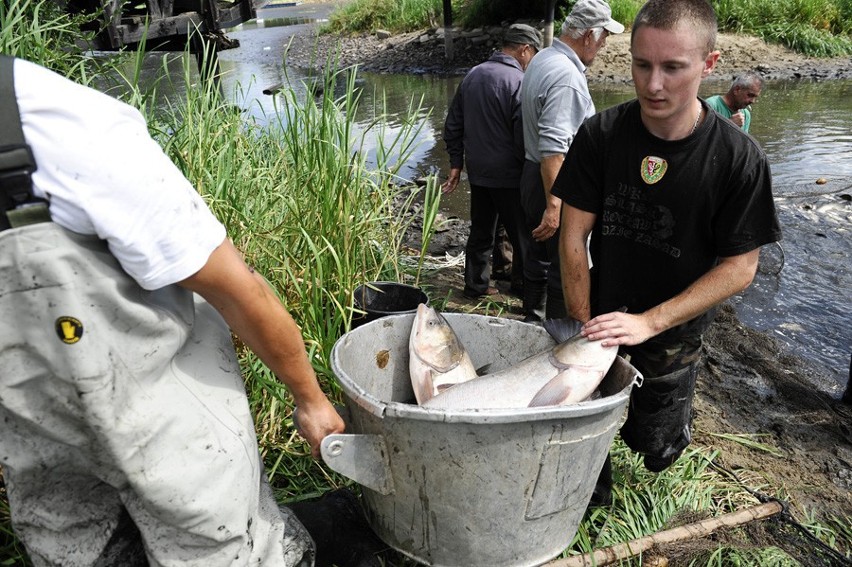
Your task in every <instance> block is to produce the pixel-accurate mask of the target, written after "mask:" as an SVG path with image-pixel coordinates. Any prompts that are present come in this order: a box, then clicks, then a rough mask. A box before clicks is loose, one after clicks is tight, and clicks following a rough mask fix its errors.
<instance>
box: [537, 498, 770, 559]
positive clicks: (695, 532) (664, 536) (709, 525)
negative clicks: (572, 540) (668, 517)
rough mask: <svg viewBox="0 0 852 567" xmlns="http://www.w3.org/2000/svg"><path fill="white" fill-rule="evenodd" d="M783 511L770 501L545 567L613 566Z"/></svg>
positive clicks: (575, 556)
mask: <svg viewBox="0 0 852 567" xmlns="http://www.w3.org/2000/svg"><path fill="white" fill-rule="evenodd" d="M782 510H783V508H782V506H781V504H780V503H779V502H775V501H773V502H767V503H765V504H760V505H758V506H754V507H752V508H746V509H745V510H738V511H737V512H730V513H728V514H723V515H721V516H719V517H716V518H708V519H707V520H702V521H700V522H696V523H694V524H687V525H685V526H680V527H677V528H672V529H670V530H665V531H662V532H658V533H655V534H652V535H649V536H645V537H640V538H638V539H634V540H633V541H629V542H627V543H619V544H617V545H613V546H611V547H606V548H604V549H596V550H595V551H594V552H592V553H586V554H585V555H574V556H572V557H566V558H565V559H557V560H555V561H551V562H550V563H547V564H545V566H544V567H591V566H599V565H610V564H612V563H615V562H616V561H621V560H623V559H627V558H629V557H633V556H634V555H639V554H640V553H642V552H643V551H647V550H649V549H651V548H652V547H653V546H655V545H660V544H664V543H673V542H676V541H683V540H687V539H694V538H699V537H704V536H706V535H709V534H711V533H713V532H714V531H716V530H718V529H719V528H727V527H732V526H739V525H741V524H746V523H748V522H751V521H753V520H761V519H763V518H768V517H770V516H774V515H775V514H778V513H779V512H781V511H782Z"/></svg>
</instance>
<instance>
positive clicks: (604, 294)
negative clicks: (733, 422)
mask: <svg viewBox="0 0 852 567" xmlns="http://www.w3.org/2000/svg"><path fill="white" fill-rule="evenodd" d="M715 40H716V15H715V12H714V11H713V8H712V6H711V5H710V4H709V3H708V2H707V1H706V0H649V1H648V2H647V3H646V4H645V5H644V6H643V7H642V9H641V10H640V11H639V13H638V14H637V16H636V20H635V22H634V24H633V30H632V37H631V53H632V57H633V63H632V74H633V80H634V83H635V88H636V96H637V98H636V99H634V100H632V101H629V102H626V103H624V104H621V105H618V106H616V107H614V108H610V109H608V110H606V111H604V112H601V113H599V114H597V115H595V116H594V117H592V118H590V119H588V120H587V121H586V122H585V123H584V124H583V126H582V127H581V128H580V130H579V131H578V133H577V136H576V138H575V139H574V142H573V143H572V145H571V148H570V150H569V152H568V154H567V157H566V161H565V163H564V165H563V167H562V170H561V172H560V174H559V176H558V177H557V179H556V182H555V184H554V187H553V190H552V193H553V194H554V195H556V196H558V197H560V198H561V199H562V200H563V202H564V206H563V209H562V233H561V239H560V247H561V252H560V254H561V264H562V268H561V269H562V285H563V288H564V294H565V302H566V307H567V310H568V313H569V315H571V316H572V317H574V318H577V319H579V320H581V321H584V322H585V325H584V327H583V331H582V332H583V334H584V335H586V336H587V337H589V339H591V340H602V341H603V344H604V345H620V346H622V347H623V351H624V352H625V353H627V354H629V355H630V356H631V362H632V364H633V365H634V366H636V368H637V369H639V370H640V371H641V372H642V373H643V375H644V377H645V383H644V384H643V386H642V387H641V388H636V389H634V390H633V394H632V395H631V401H630V410H629V415H628V419H627V421H626V423H625V424H624V426H623V427H622V430H621V435H622V438H623V439H624V440H625V442H626V443H627V444H628V445H629V446H630V447H631V448H632V449H633V450H635V451H639V452H642V453H644V454H645V466H646V467H647V468H648V469H649V470H652V471H655V472H658V471H661V470H663V469H665V468H667V467H668V466H669V465H671V464H672V463H673V462H674V461H675V460H676V459H677V458H678V457H679V456H680V454H681V453H682V452H683V449H684V448H685V447H686V446H687V445H688V444H689V442H690V432H689V425H690V419H691V410H692V397H693V393H694V388H695V377H696V367H697V364H696V363H697V360H698V357H699V355H700V350H701V336H702V333H703V332H704V330H705V329H706V328H707V326H708V325H709V323H710V322H711V321H712V318H713V312H714V308H715V307H716V306H717V305H718V304H720V303H722V302H723V301H725V300H726V299H728V298H729V297H731V296H732V295H734V294H736V293H739V292H741V291H742V290H743V289H745V288H746V287H748V285H749V284H750V283H751V281H752V279H753V278H754V275H755V272H756V270H757V261H758V252H759V249H760V247H761V246H762V245H764V244H767V243H770V242H774V241H776V240H779V239H780V237H781V233H780V229H779V226H778V221H777V218H776V215H775V207H774V203H773V199H772V182H771V175H770V170H769V164H768V162H767V160H766V156H765V154H764V152H763V151H762V150H761V148H760V147H759V146H758V145H757V144H756V143H755V141H754V140H753V139H752V138H750V137H749V136H748V135H747V134H744V133H743V132H742V131H741V130H740V129H739V128H737V127H736V126H734V125H733V124H731V123H730V122H729V121H727V120H724V119H722V118H720V117H719V116H718V115H717V114H716V113H715V112H714V111H713V110H711V109H710V108H709V107H708V106H707V105H706V104H705V103H704V102H703V101H702V100H701V99H699V98H698V87H699V85H700V83H701V80H702V79H703V78H704V77H706V76H707V75H709V74H710V73H711V72H712V71H713V68H714V67H715V65H716V61H717V60H718V58H719V52H718V51H715V50H714V45H715ZM590 234H591V242H590V250H589V252H590V256H591V266H590V265H589V262H588V259H587V255H586V242H587V237H588V236H589V235H590ZM590 268H591V269H590ZM621 307H626V308H627V310H626V312H621V311H619V309H620V308H621ZM604 473H607V471H604Z"/></svg>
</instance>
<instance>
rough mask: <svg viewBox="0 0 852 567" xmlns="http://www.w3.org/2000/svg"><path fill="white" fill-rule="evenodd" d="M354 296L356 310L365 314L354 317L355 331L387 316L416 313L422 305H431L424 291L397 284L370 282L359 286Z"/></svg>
mask: <svg viewBox="0 0 852 567" xmlns="http://www.w3.org/2000/svg"><path fill="white" fill-rule="evenodd" d="M353 295H354V300H355V308H356V309H359V310H361V311H364V313H365V314H364V315H361V314H356V315H354V316H353V317H352V328H353V329H354V328H355V327H359V326H361V325H363V324H364V323H369V322H370V321H375V320H376V319H378V318H380V317H385V316H387V315H404V314H406V313H414V312H415V311H417V306H418V305H420V304H421V303H425V304H427V305H428V304H429V298H428V297H427V296H426V294H425V293H424V292H423V290H422V289H420V288H419V287H414V286H412V285H407V284H401V283H397V282H368V283H365V284H364V285H361V286H358V287H357V288H356V289H355V292H354V294H353Z"/></svg>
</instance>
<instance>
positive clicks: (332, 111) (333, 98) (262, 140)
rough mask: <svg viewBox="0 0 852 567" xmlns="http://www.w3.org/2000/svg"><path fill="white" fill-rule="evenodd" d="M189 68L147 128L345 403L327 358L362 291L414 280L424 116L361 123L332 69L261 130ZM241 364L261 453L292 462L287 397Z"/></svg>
mask: <svg viewBox="0 0 852 567" xmlns="http://www.w3.org/2000/svg"><path fill="white" fill-rule="evenodd" d="M184 62H185V63H184V73H183V77H182V81H183V82H184V83H185V84H186V85H187V88H186V89H185V95H184V96H183V98H181V99H180V100H167V101H165V102H164V103H163V104H162V105H161V106H159V107H157V108H155V107H153V106H151V105H148V106H146V107H145V108H146V109H147V111H148V120H149V125H150V127H151V129H152V131H153V133H154V135H155V136H156V137H157V139H158V140H159V141H160V142H161V144H162V146H163V148H164V150H165V151H166V153H167V154H168V155H169V156H170V157H171V158H172V159H173V161H174V162H175V163H176V164H177V165H178V167H179V168H180V169H181V170H182V171H183V173H184V174H185V175H186V176H187V178H188V179H189V180H190V181H191V182H192V183H193V184H194V185H195V187H196V188H197V189H198V191H199V192H200V193H201V195H202V196H204V198H205V199H206V200H207V202H208V203H209V204H210V207H211V209H212V210H213V211H214V213H215V214H216V215H217V217H218V218H219V219H220V220H222V222H223V223H224V224H225V225H226V228H227V230H228V234H229V235H230V237H231V238H232V239H233V240H234V242H235V243H236V245H237V246H238V247H239V248H240V250H242V252H243V253H244V255H245V257H246V260H247V262H248V263H249V264H251V265H252V266H253V267H254V268H255V269H256V270H257V271H258V272H259V273H260V274H262V275H263V276H264V277H266V279H267V281H268V282H269V283H270V285H271V286H272V288H273V289H274V290H275V291H276V293H277V294H278V295H279V297H280V298H281V299H282V301H283V302H284V304H285V305H286V306H287V308H288V310H289V311H290V312H291V313H292V315H293V317H294V318H295V319H296V321H297V323H298V324H299V325H300V326H301V328H302V332H303V336H304V338H305V341H306V344H307V347H308V353H309V356H310V359H311V362H312V363H313V365H314V368H315V369H316V370H317V372H318V374H319V375H320V378H321V383H322V384H323V386H324V388H325V389H326V391H327V392H328V393H330V394H331V395H332V396H335V397H337V395H338V391H337V385H336V382H335V381H334V379H333V374H332V372H331V370H330V368H329V356H330V353H331V348H332V347H333V345H334V343H335V342H336V340H337V339H338V338H339V337H340V335H341V334H342V333H343V332H345V331H346V330H347V329H348V328H349V327H350V325H351V318H352V315H353V312H354V308H353V297H352V294H353V291H354V289H355V288H356V287H358V286H359V285H361V284H363V283H364V282H367V281H374V280H394V281H408V280H412V279H415V278H416V275H415V274H414V273H413V270H411V268H409V267H408V263H405V262H403V261H401V254H402V248H403V247H402V239H403V234H404V232H405V231H406V230H407V228H408V226H409V224H410V222H411V215H410V214H409V213H410V209H411V207H412V206H413V202H414V200H415V196H414V195H416V193H411V192H410V191H409V190H408V189H403V188H402V187H401V185H400V184H399V181H400V180H399V177H398V173H399V168H400V167H402V165H403V164H404V163H405V162H406V161H407V159H408V157H409V156H410V154H411V152H412V151H414V149H415V148H414V146H413V142H412V140H413V139H414V138H416V136H417V133H418V129H419V128H420V127H421V126H420V125H421V124H422V121H420V120H418V119H415V116H419V115H422V109H421V108H420V107H419V105H416V104H415V105H414V106H412V109H411V112H412V117H411V118H410V119H407V120H403V121H402V124H403V126H402V127H401V128H397V129H396V130H395V131H394V132H393V133H390V131H389V130H388V129H387V127H386V126H387V125H386V121H385V118H384V117H385V111H384V109H382V108H379V109H374V112H373V115H374V116H375V118H374V119H373V120H372V121H371V122H370V123H369V124H366V125H362V124H360V123H358V122H357V118H356V117H357V115H358V105H359V103H360V97H359V91H358V89H357V88H356V81H355V79H356V74H355V71H354V70H353V69H346V70H341V71H334V70H332V71H329V72H328V73H327V74H326V76H325V77H324V80H323V86H322V94H321V95H320V96H317V97H313V96H311V95H310V94H308V95H305V94H304V93H303V91H302V90H301V89H296V88H293V87H285V88H284V89H282V90H281V91H280V92H279V95H278V98H277V112H276V113H275V114H274V116H272V117H271V118H272V122H271V124H269V125H263V126H261V125H259V124H258V123H257V122H256V121H254V120H252V119H251V118H249V117H248V116H246V115H245V114H244V113H243V112H242V111H241V110H240V109H239V108H237V107H235V106H234V105H233V103H231V102H230V101H229V99H228V98H227V97H225V96H223V94H222V93H221V90H220V86H219V85H218V84H217V83H215V82H213V81H204V80H202V79H201V78H200V77H201V75H200V74H199V73H197V72H195V71H194V68H193V67H192V65H191V63H190V58H189V57H185V58H184ZM327 68H329V69H333V68H334V66H333V65H329V66H328V67H327ZM164 80H166V81H168V80H169V78H165V79H164ZM128 82H130V81H128ZM131 98H137V99H138V98H140V97H138V96H137V97H131ZM379 100H380V98H379ZM370 148H378V149H376V150H373V151H369V150H370ZM432 184H433V185H434V184H435V182H434V181H433V182H432ZM409 272H411V273H409ZM242 357H243V367H244V368H249V369H251V370H250V371H249V372H247V373H246V383H247V388H248V390H249V393H250V402H251V404H252V409H253V411H254V414H255V417H256V423H257V424H258V433H259V437H260V441H261V447H262V450H263V451H265V452H267V453H268V454H267V462H268V463H270V462H271V463H272V464H273V465H275V463H278V464H279V465H280V463H281V458H282V457H281V455H282V454H283V453H287V454H288V455H289V454H292V452H293V443H292V442H291V441H292V440H291V439H290V437H289V434H288V433H287V431H288V429H287V426H288V425H289V422H288V421H287V420H288V419H289V414H290V411H291V410H292V407H291V406H290V402H289V398H288V397H287V396H286V395H285V393H284V390H283V388H282V387H281V386H280V384H278V383H277V381H276V380H275V377H274V376H272V375H271V373H270V372H269V371H268V370H267V369H266V368H265V367H263V366H262V365H258V363H257V361H256V359H255V358H254V355H253V354H251V353H249V352H243V353H242ZM295 443H296V444H298V443H299V442H298V441H295ZM297 453H298V451H297ZM302 453H304V448H302ZM284 461H285V462H286V463H288V464H289V465H293V463H292V462H291V460H290V458H289V456H287V457H284ZM274 470H282V471H283V470H286V467H285V468H280V467H279V468H275V469H274ZM285 476H286V475H285Z"/></svg>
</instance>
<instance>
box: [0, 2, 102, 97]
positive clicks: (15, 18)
mask: <svg viewBox="0 0 852 567" xmlns="http://www.w3.org/2000/svg"><path fill="white" fill-rule="evenodd" d="M95 18H97V14H95V15H91V16H86V15H74V16H69V15H68V14H67V13H65V12H64V11H63V10H62V8H61V6H60V4H59V3H58V2H54V1H51V0H16V1H13V2H0V53H3V54H5V55H11V56H14V57H20V58H21V59H26V60H28V61H32V62H34V63H38V64H40V65H43V66H44V67H47V68H48V69H51V70H53V71H56V72H57V73H61V74H63V75H65V76H66V77H69V78H72V79H74V80H75V81H77V82H79V83H82V84H88V83H89V82H90V81H91V79H92V77H93V74H94V73H98V72H99V71H98V68H99V66H100V65H101V64H102V62H100V61H98V60H97V59H94V58H91V57H85V56H84V53H85V51H86V49H87V48H88V46H89V45H90V43H91V40H92V35H91V34H90V33H84V32H81V31H80V26H81V25H84V24H86V23H88V22H90V21H92V20H93V19H95Z"/></svg>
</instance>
